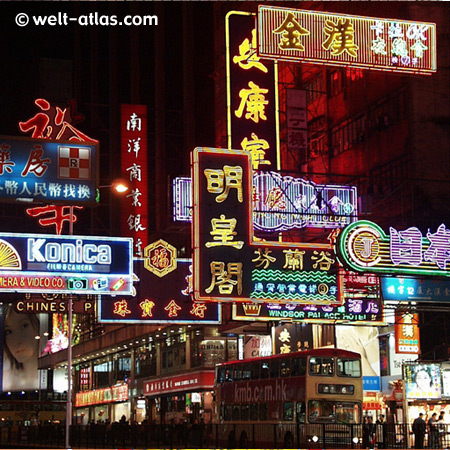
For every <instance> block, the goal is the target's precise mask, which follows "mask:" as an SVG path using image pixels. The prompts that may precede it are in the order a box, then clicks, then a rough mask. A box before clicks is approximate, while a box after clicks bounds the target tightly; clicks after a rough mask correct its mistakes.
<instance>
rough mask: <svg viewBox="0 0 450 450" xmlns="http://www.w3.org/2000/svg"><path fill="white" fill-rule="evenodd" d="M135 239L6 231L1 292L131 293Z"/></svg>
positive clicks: (0, 256) (1, 236) (0, 247)
mask: <svg viewBox="0 0 450 450" xmlns="http://www.w3.org/2000/svg"><path fill="white" fill-rule="evenodd" d="M131 252H132V240H131V239H129V238H110V237H93V236H55V235H47V234H12V233H0V292H38V293H42V292H49V293H54V294H61V293H67V294H70V293H73V294H119V293H120V294H130V293H131V290H132V275H133V260H132V254H131Z"/></svg>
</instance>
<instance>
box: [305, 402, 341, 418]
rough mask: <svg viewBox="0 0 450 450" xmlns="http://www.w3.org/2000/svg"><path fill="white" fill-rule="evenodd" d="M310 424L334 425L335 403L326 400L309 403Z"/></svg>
mask: <svg viewBox="0 0 450 450" xmlns="http://www.w3.org/2000/svg"><path fill="white" fill-rule="evenodd" d="M308 410H309V413H308V421H309V423H334V422H335V416H334V403H333V402H327V401H324V400H310V401H309V402H308Z"/></svg>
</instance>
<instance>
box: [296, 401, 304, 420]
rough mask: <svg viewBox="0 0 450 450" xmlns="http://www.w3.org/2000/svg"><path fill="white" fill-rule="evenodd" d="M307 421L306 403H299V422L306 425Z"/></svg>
mask: <svg viewBox="0 0 450 450" xmlns="http://www.w3.org/2000/svg"><path fill="white" fill-rule="evenodd" d="M305 420H306V408H305V402H297V422H298V423H305Z"/></svg>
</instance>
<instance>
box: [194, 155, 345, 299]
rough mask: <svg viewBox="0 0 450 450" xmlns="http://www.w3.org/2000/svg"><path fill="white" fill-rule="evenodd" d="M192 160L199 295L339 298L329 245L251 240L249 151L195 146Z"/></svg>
mask: <svg viewBox="0 0 450 450" xmlns="http://www.w3.org/2000/svg"><path fill="white" fill-rule="evenodd" d="M192 162H193V186H194V190H195V194H194V208H193V211H194V214H193V219H194V220H193V233H194V239H193V242H194V297H195V299H196V300H198V301H249V300H253V301H268V300H270V301H273V302H285V301H289V302H296V303H315V304H336V303H341V297H340V294H339V293H340V285H339V284H340V279H338V277H337V270H338V266H337V261H336V258H335V256H334V254H333V253H332V246H331V245H328V244H304V243H292V244H287V243H275V242H270V243H268V242H260V241H254V240H253V224H252V201H251V199H252V186H251V180H252V168H251V160H250V157H249V155H248V154H246V153H243V152H242V151H237V150H220V149H207V148H197V149H195V150H194V153H193V161H192Z"/></svg>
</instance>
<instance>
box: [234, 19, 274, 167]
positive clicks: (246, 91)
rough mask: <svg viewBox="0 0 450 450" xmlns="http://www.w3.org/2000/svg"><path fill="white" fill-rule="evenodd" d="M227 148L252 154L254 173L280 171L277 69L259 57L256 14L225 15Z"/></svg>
mask: <svg viewBox="0 0 450 450" xmlns="http://www.w3.org/2000/svg"><path fill="white" fill-rule="evenodd" d="M225 27H226V69H227V126H228V130H227V135H228V148H229V149H232V148H239V149H242V150H243V151H244V152H246V153H248V154H249V155H251V158H252V165H253V169H254V170H268V169H273V170H279V169H280V166H279V164H280V155H279V153H280V150H279V147H280V144H279V129H278V128H279V124H278V79H277V66H276V63H274V62H273V61H267V60H266V61H262V60H260V58H259V56H258V54H257V43H256V28H255V15H254V14H252V13H247V12H241V11H231V12H229V13H228V14H227V16H226V22H225Z"/></svg>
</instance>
